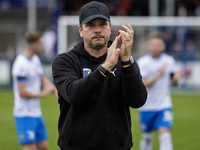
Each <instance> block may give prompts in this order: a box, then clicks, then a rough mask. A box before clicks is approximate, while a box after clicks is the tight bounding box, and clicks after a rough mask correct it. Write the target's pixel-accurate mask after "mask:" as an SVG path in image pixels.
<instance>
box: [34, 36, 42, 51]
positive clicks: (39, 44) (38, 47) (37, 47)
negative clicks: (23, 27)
mask: <svg viewBox="0 0 200 150" xmlns="http://www.w3.org/2000/svg"><path fill="white" fill-rule="evenodd" d="M33 49H34V52H35V54H40V53H41V51H42V38H40V39H39V41H38V42H36V43H34V44H33Z"/></svg>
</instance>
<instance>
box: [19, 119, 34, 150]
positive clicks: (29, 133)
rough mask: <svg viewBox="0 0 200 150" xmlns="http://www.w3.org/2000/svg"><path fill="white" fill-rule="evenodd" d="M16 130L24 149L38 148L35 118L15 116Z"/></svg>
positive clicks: (32, 149)
mask: <svg viewBox="0 0 200 150" xmlns="http://www.w3.org/2000/svg"><path fill="white" fill-rule="evenodd" d="M15 123H16V130H17V136H18V141H19V144H20V145H22V147H23V150H37V149H36V148H37V145H36V140H35V128H36V122H35V118H32V117H15Z"/></svg>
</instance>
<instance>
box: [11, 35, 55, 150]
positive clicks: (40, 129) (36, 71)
mask: <svg viewBox="0 0 200 150" xmlns="http://www.w3.org/2000/svg"><path fill="white" fill-rule="evenodd" d="M25 43H26V45H25V50H24V51H23V53H21V54H19V55H18V56H17V57H16V59H15V61H14V64H13V68H12V75H13V90H14V96H15V101H14V117H15V123H16V130H17V135H18V140H19V144H21V145H22V147H23V148H22V149H23V150H36V149H37V150H47V149H48V143H47V132H46V127H45V124H44V121H43V117H42V113H41V108H40V98H43V97H46V96H47V95H49V94H50V93H53V94H54V96H55V97H56V98H57V90H56V88H55V86H54V85H53V84H52V83H51V82H50V81H49V80H48V79H47V78H46V77H45V76H44V72H43V69H42V66H41V62H40V59H39V57H38V56H37V54H39V53H40V52H41V50H42V35H41V34H40V33H39V32H36V31H32V32H27V33H26V35H25ZM41 87H43V89H42V90H41Z"/></svg>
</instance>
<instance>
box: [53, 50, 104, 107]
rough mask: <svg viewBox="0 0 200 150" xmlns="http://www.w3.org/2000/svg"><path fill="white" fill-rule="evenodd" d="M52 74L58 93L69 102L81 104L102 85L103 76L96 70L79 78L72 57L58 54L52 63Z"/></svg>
mask: <svg viewBox="0 0 200 150" xmlns="http://www.w3.org/2000/svg"><path fill="white" fill-rule="evenodd" d="M52 75H53V81H54V84H55V86H56V88H57V90H58V94H59V95H60V96H62V97H63V98H64V99H65V100H67V101H68V103H70V104H81V103H84V100H87V99H88V97H89V95H91V94H93V93H94V91H95V90H96V89H97V88H98V87H99V86H101V85H102V83H103V81H104V80H105V77H104V76H103V75H101V73H100V72H99V71H98V70H95V71H94V72H92V73H90V74H89V75H88V76H86V77H84V78H80V77H79V76H80V75H78V72H77V66H76V65H75V64H74V62H73V61H72V58H71V59H70V57H66V56H63V54H60V55H58V56H57V57H56V58H55V60H54V62H53V65H52Z"/></svg>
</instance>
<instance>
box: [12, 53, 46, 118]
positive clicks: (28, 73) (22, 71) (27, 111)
mask: <svg viewBox="0 0 200 150" xmlns="http://www.w3.org/2000/svg"><path fill="white" fill-rule="evenodd" d="M12 75H13V88H14V97H15V101H14V116H16V117H25V116H29V117H40V116H41V115H42V114H41V108H40V99H39V98H31V99H26V98H23V97H21V96H20V94H19V90H18V82H24V83H25V84H26V90H27V91H29V92H31V93H39V92H40V90H41V76H42V75H43V69H42V65H41V62H40V59H39V57H38V56H37V55H34V56H33V57H32V58H31V59H30V58H28V57H27V56H26V55H24V54H19V55H18V56H17V58H16V59H15V61H14V64H13V68H12Z"/></svg>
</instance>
